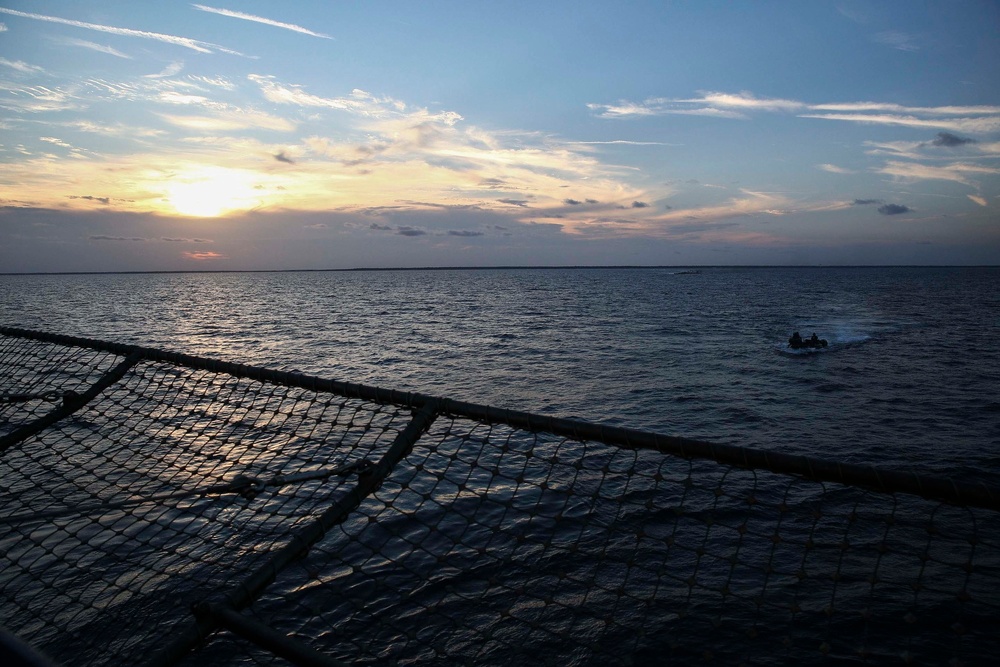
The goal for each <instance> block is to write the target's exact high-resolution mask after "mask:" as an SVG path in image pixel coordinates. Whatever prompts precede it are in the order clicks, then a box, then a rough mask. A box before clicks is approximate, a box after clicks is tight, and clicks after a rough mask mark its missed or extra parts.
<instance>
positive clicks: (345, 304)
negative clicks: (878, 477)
mask: <svg viewBox="0 0 1000 667" xmlns="http://www.w3.org/2000/svg"><path fill="white" fill-rule="evenodd" d="M998 286H1000V269H997V268H707V269H702V270H701V272H700V273H694V274H692V273H687V272H681V271H679V270H677V269H669V268H664V269H505V270H429V271H354V272H309V273H218V274H212V273H208V274H206V273H194V274H108V275H48V276H0V322H2V323H3V324H5V325H9V326H20V327H25V328H31V329H41V330H46V331H52V332H58V333H64V334H71V335H79V336H86V337H91V338H98V339H105V340H113V341H120V342H128V343H137V344H141V345H147V346H155V347H163V348H167V349H171V350H177V351H182V352H186V353H190V354H195V355H204V356H212V357H219V358H224V359H229V360H234V361H239V362H244V363H250V364H256V365H262V366H267V367H272V368H279V369H285V370H290V369H296V370H299V371H303V372H306V373H310V374H316V375H320V376H324V377H332V378H335V379H341V380H347V381H353V382H361V383H365V384H372V385H377V386H383V387H392V388H399V389H405V390H413V391H420V392H425V393H430V394H435V395H442V396H449V397H453V398H457V399H462V400H468V401H474V402H479V403H486V404H490V405H495V406H499V407H508V408H516V409H521V410H527V411H532V412H541V413H545V414H553V415H558V416H574V417H580V418H584V419H588V420H597V421H605V422H610V423H613V424H617V425H624V426H629V427H637V428H643V429H649V430H655V431H659V432H665V433H669V434H677V435H687V436H691V437H698V438H702V439H708V440H712V441H717V442H726V443H732V444H740V445H747V446H753V447H761V448H767V449H774V450H782V451H789V452H793V453H799V454H807V455H813V456H823V457H825V458H837V459H840V460H844V461H850V462H857V463H874V464H881V465H891V466H902V467H910V466H917V467H919V468H920V469H921V470H924V471H928V470H932V471H935V472H942V473H948V474H953V475H958V476H965V475H973V474H978V473H982V472H984V471H986V472H988V471H993V472H996V471H998V470H1000V292H998ZM793 330H799V331H801V332H802V333H803V335H809V334H811V333H812V332H816V333H817V334H818V335H819V336H820V337H822V338H825V339H827V340H828V341H829V347H828V348H827V349H826V350H824V351H822V352H819V353H811V354H792V353H790V351H789V350H787V348H786V347H785V341H786V339H787V337H788V335H789V334H790V333H791V332H792V331H793Z"/></svg>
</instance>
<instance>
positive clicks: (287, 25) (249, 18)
mask: <svg viewBox="0 0 1000 667" xmlns="http://www.w3.org/2000/svg"><path fill="white" fill-rule="evenodd" d="M191 6H192V7H194V8H195V9H197V10H199V11H203V12H210V13H212V14H219V15H221V16H228V17H230V18H234V19H242V20H244V21H253V22H254V23H263V24H264V25H269V26H274V27H275V28H284V29H285V30H292V31H294V32H299V33H302V34H304V35H311V36H312V37H322V38H323V39H333V38H332V37H330V36H329V35H324V34H323V33H321V32H314V31H312V30H309V29H308V28H303V27H302V26H300V25H295V24H293V23H282V22H281V21H275V20H273V19H268V18H264V17H263V16H254V15H253V14H244V13H243V12H234V11H232V10H230V9H218V8H216V7H206V6H205V5H191Z"/></svg>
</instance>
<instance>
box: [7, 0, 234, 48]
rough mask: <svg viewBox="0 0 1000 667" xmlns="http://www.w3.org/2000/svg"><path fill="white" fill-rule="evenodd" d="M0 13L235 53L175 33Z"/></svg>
mask: <svg viewBox="0 0 1000 667" xmlns="http://www.w3.org/2000/svg"><path fill="white" fill-rule="evenodd" d="M0 14H9V15H11V16H19V17H21V18H25V19H34V20H36V21H47V22H49V23H59V24H61V25H68V26H73V27H75V28H83V29H85V30H96V31H97V32H105V33H110V34H112V35H120V36H123V37H139V38H141V39H151V40H155V41H157V42H165V43H167V44H174V45H176V46H182V47H184V48H186V49H191V50H192V51H197V52H199V53H213V51H214V50H219V51H225V52H229V53H235V52H232V51H228V50H227V49H224V48H222V47H220V46H218V45H217V44H211V43H210V42H202V41H199V40H197V39H190V38H188V37H178V36H176V35H165V34H163V33H158V32H148V31H145V30H132V29H131V28H118V27H116V26H109V25H100V24H97V23H86V22H84V21H74V20H71V19H64V18H59V17H57V16H46V15H44V14H33V13H31V12H21V11H18V10H16V9H7V8H6V7H0Z"/></svg>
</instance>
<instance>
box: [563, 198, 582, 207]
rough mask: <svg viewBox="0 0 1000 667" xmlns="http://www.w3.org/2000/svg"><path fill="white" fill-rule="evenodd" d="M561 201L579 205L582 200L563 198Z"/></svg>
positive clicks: (570, 204)
mask: <svg viewBox="0 0 1000 667" xmlns="http://www.w3.org/2000/svg"><path fill="white" fill-rule="evenodd" d="M563 203H564V204H567V205H569V206H579V205H580V204H582V203H583V202H582V201H579V200H577V199H563Z"/></svg>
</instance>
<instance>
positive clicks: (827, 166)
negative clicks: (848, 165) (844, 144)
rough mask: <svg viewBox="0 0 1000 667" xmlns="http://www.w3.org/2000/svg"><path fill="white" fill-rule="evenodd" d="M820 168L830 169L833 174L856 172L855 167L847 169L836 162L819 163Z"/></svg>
mask: <svg viewBox="0 0 1000 667" xmlns="http://www.w3.org/2000/svg"><path fill="white" fill-rule="evenodd" d="M816 166H817V167H818V168H819V169H822V170H823V171H828V172H830V173H831V174H853V173H855V172H854V170H853V169H845V168H844V167H838V166H837V165H835V164H819V165H816Z"/></svg>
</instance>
